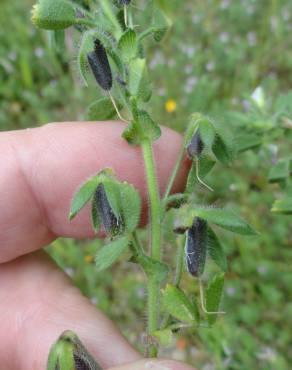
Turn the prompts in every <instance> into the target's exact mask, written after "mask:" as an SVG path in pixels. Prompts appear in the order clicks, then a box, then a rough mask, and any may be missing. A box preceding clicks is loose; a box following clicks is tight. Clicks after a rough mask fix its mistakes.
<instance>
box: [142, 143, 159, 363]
mask: <svg viewBox="0 0 292 370" xmlns="http://www.w3.org/2000/svg"><path fill="white" fill-rule="evenodd" d="M142 150H143V155H144V163H145V170H146V177H147V185H148V192H149V202H150V219H151V239H150V243H151V244H150V251H151V252H150V254H151V257H152V258H153V259H155V260H157V261H160V260H161V202H160V196H159V188H158V182H157V177H156V170H155V164H154V156H153V150H152V145H151V142H150V141H149V140H144V141H143V142H142ZM159 288H160V285H159V283H158V281H157V278H156V276H150V277H149V279H148V334H149V335H151V334H152V333H153V332H155V331H156V330H157V329H158V323H159ZM148 355H149V356H150V357H156V356H157V348H156V347H155V346H154V345H152V346H151V347H150V348H149V353H148Z"/></svg>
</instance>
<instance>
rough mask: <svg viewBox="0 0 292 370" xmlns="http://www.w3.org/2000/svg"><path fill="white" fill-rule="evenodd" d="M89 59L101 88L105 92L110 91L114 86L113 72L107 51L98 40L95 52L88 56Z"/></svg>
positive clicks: (95, 44)
mask: <svg viewBox="0 0 292 370" xmlns="http://www.w3.org/2000/svg"><path fill="white" fill-rule="evenodd" d="M87 59H88V63H89V66H90V68H91V70H92V73H93V74H94V77H95V79H96V81H97V83H98V84H99V86H100V87H101V88H102V89H103V90H106V91H108V90H110V89H111V88H112V86H113V77H112V71H111V67H110V64H109V61H108V57H107V54H106V50H105V48H104V47H103V45H102V44H101V42H100V41H99V40H98V39H96V40H95V41H94V51H92V52H91V53H89V54H88V55H87Z"/></svg>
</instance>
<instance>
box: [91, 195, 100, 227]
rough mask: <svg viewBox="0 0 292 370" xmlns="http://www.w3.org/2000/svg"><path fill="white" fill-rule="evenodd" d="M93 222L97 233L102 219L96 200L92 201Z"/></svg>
mask: <svg viewBox="0 0 292 370" xmlns="http://www.w3.org/2000/svg"><path fill="white" fill-rule="evenodd" d="M91 224H92V228H93V230H94V231H95V232H96V233H97V232H98V231H99V229H100V227H101V220H100V217H99V213H98V209H97V203H96V202H91Z"/></svg>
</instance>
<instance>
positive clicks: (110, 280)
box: [0, 0, 292, 370]
mask: <svg viewBox="0 0 292 370" xmlns="http://www.w3.org/2000/svg"><path fill="white" fill-rule="evenodd" d="M31 4H32V1H29V0H23V1H19V0H9V1H8V0H2V1H1V4H0V24H1V27H0V130H13V129H21V128H25V127H33V126H39V125H42V124H44V123H47V122H52V121H64V120H66V121H69V120H80V119H83V118H84V117H85V112H86V107H87V106H88V105H89V103H90V102H91V101H92V99H93V98H94V96H95V95H96V88H95V87H94V86H92V87H91V88H89V89H85V88H84V87H82V85H81V83H80V79H79V78H78V75H77V71H76V69H77V68H76V63H75V60H74V58H75V56H76V47H77V40H75V37H74V36H72V34H71V33H70V31H69V32H68V34H67V46H68V48H67V51H63V52H62V53H59V52H56V51H55V49H54V48H52V47H51V46H50V40H49V37H48V34H47V33H44V32H41V31H39V30H35V29H34V28H33V26H32V25H31V23H30V7H31ZM138 11H139V10H137V12H138ZM170 16H171V18H172V20H173V22H174V25H173V28H172V30H171V32H170V33H169V34H168V36H167V38H166V40H164V42H163V43H162V44H161V45H160V44H159V45H153V44H150V45H149V63H150V69H151V76H152V80H153V81H154V94H153V97H152V101H151V106H152V109H153V112H152V113H153V116H154V117H155V118H156V119H157V120H158V121H159V122H163V123H164V124H167V125H168V126H170V127H172V128H174V129H176V130H178V131H183V129H184V128H185V126H186V123H187V117H188V115H189V114H190V113H192V112H194V111H202V112H204V113H207V114H209V115H210V116H212V117H214V119H215V120H218V121H219V122H221V123H223V124H224V125H225V127H230V130H231V131H233V132H234V133H235V136H236V133H237V129H238V124H239V122H240V128H241V129H242V125H244V124H245V122H248V124H250V127H251V128H256V129H257V130H261V129H263V130H265V127H269V125H274V126H273V127H274V128H275V130H274V131H273V134H272V136H271V135H270V136H269V134H267V135H265V138H266V139H265V141H264V143H263V145H262V146H261V147H260V148H258V149H256V150H253V151H251V150H248V151H246V152H244V153H242V154H240V155H239V156H237V157H236V159H235V162H234V164H233V165H232V166H231V167H230V168H224V167H223V166H218V169H216V171H214V172H213V173H212V174H211V175H210V176H209V177H208V182H209V183H210V184H212V187H214V188H215V189H216V191H215V194H211V195H206V193H205V192H204V191H201V190H200V191H199V192H198V197H200V198H201V199H203V200H204V201H205V202H208V203H216V204H217V205H231V206H232V207H234V208H236V209H238V211H239V212H240V213H241V214H242V215H244V216H245V217H246V218H247V219H248V220H249V221H250V223H251V224H252V225H253V226H254V227H255V228H256V229H257V230H258V231H259V232H260V236H259V237H257V238H243V237H235V236H233V235H232V234H227V233H224V235H222V240H223V242H224V248H225V251H226V252H227V254H228V260H229V272H228V273H227V282H226V285H225V297H224V309H225V310H226V311H227V315H225V316H224V317H223V318H220V319H219V320H218V322H217V323H216V325H215V326H214V327H213V328H212V329H206V328H199V329H198V331H197V332H196V333H193V334H192V335H191V334H189V333H181V334H180V336H178V337H177V340H176V341H175V343H173V345H172V346H170V347H169V348H167V349H166V350H164V352H163V355H165V356H170V357H173V358H176V359H180V360H185V361H188V362H189V363H191V364H192V365H194V366H196V367H197V368H198V369H204V370H211V369H228V370H236V369H241V370H246V369H263V370H268V369H277V370H284V369H289V368H291V367H290V366H291V365H290V366H289V363H291V361H292V347H291V341H292V334H291V333H292V325H291V317H292V301H291V298H292V269H291V262H292V250H291V245H292V222H291V216H277V215H274V214H271V212H270V208H271V206H272V203H273V201H274V199H275V198H277V196H279V194H281V192H282V189H281V186H279V185H278V184H270V183H269V182H268V180H267V177H268V172H269V169H270V168H271V166H272V165H273V163H275V161H277V159H278V158H281V157H285V156H288V155H289V154H290V155H291V149H292V135H291V131H292V130H291V127H290V129H289V122H290V125H291V119H292V93H291V92H290V94H289V89H291V88H292V37H291V35H292V3H291V0H232V1H231V0H220V1H219V0H218V1H216V0H187V1H178V0H173V1H171V12H170ZM259 86H261V87H262V88H263V91H264V93H265V97H266V106H265V112H264V113H262V114H256V115H255V114H253V112H252V109H251V107H250V104H251V102H250V97H251V94H252V93H253V91H254V90H255V89H256V88H257V87H259ZM283 107H284V108H283ZM280 108H281V109H282V108H283V109H284V110H285V120H286V121H285V122H286V126H287V127H286V129H284V130H282V129H281V130H280V125H281V122H283V121H280V120H278V118H277V117H278V113H279V110H280ZM235 112H236V113H235ZM287 122H288V123H287ZM277 125H279V130H278V127H277ZM144 233H145V232H144ZM168 239H169V238H168V230H167V227H166V229H165V240H166V243H167V245H166V248H167V250H169V252H170V253H168V254H169V255H170V256H172V255H173V253H171V246H170V245H169V241H170V240H168ZM99 244H100V242H99V241H94V242H83V243H80V242H79V243H77V242H76V241H74V240H69V239H67V240H63V239H60V240H58V241H56V242H55V243H54V244H53V246H52V247H50V253H51V254H52V255H53V256H54V258H55V259H56V260H57V261H58V263H59V264H60V265H61V266H62V267H63V268H64V269H65V271H66V272H67V274H69V275H70V276H72V279H73V280H74V282H75V284H76V285H77V286H78V287H80V289H81V290H82V292H83V293H84V294H86V295H87V296H88V297H90V299H91V300H92V302H93V303H94V304H96V305H97V307H99V308H101V309H102V310H104V311H105V312H106V313H107V314H109V315H110V317H111V318H112V319H113V320H114V321H115V322H116V323H117V324H118V325H119V326H120V328H121V330H122V331H123V333H124V334H125V335H126V336H127V337H128V338H129V340H130V341H132V342H133V343H137V342H139V343H141V347H142V340H141V333H142V331H143V327H144V324H145V320H144V318H145V312H144V309H145V304H144V298H145V281H144V276H143V274H142V273H141V272H140V270H139V269H138V268H137V267H136V266H133V265H132V264H130V263H129V262H127V261H126V260H124V261H121V262H120V263H118V264H116V265H115V266H114V268H112V269H111V270H110V271H107V272H103V273H101V274H98V273H96V271H95V268H94V262H93V256H94V253H95V251H96V248H97V247H98V246H99ZM184 284H185V285H187V286H188V289H189V290H192V289H194V288H193V286H192V285H193V284H194V283H193V281H192V280H191V279H189V278H188V277H187V276H186V277H185V278H184ZM289 319H290V320H289Z"/></svg>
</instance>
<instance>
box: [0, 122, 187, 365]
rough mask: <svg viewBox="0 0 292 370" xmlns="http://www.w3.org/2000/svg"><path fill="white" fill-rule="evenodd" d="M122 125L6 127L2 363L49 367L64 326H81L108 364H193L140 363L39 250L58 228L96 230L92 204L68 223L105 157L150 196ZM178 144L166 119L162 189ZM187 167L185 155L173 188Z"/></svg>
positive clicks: (159, 154)
mask: <svg viewBox="0 0 292 370" xmlns="http://www.w3.org/2000/svg"><path fill="white" fill-rule="evenodd" d="M122 130H123V126H122V125H121V124H120V123H117V122H107V123H98V124H93V123H63V124H50V125H46V126H43V127H41V128H37V129H30V130H24V131H16V132H4V133H1V134H0V153H1V159H2V160H1V168H0V204H1V212H0V264H1V265H0V302H1V304H0V322H1V325H0V343H1V346H0V369H1V370H2V369H3V370H4V369H5V370H32V369H33V370H41V369H45V368H46V360H47V356H48V353H49V349H50V346H51V345H52V343H53V342H55V340H56V339H57V338H58V337H59V335H60V334H61V332H63V331H64V330H67V329H70V330H73V331H74V332H76V333H77V335H78V336H79V338H80V339H81V340H82V342H83V343H84V345H85V346H86V347H87V348H88V350H89V352H91V353H92V355H93V356H94V357H95V358H96V359H97V361H98V362H99V363H100V365H101V366H102V367H103V368H110V367H114V366H121V367H117V368H116V370H118V369H120V370H137V369H152V370H155V369H161V370H163V369H176V370H188V369H190V368H189V367H188V366H187V365H183V364H180V363H176V362H173V361H166V360H164V361H154V360H148V361H147V360H142V361H140V362H137V363H136V362H135V361H139V360H141V355H140V354H139V353H137V352H136V351H135V350H134V349H133V348H132V347H131V346H130V345H129V344H128V343H127V341H126V340H125V339H124V338H123V337H122V336H121V334H120V333H119V332H118V330H117V329H116V328H115V327H114V325H113V324H112V323H111V322H110V320H109V319H107V318H106V317H105V316H104V315H103V314H102V313H101V312H99V311H97V310H96V308H95V307H94V306H93V305H91V303H90V301H89V300H88V299H86V298H85V297H83V296H82V295H81V293H80V292H79V290H78V289H76V288H75V287H73V286H72V284H71V282H70V280H69V278H68V277H67V276H66V275H65V274H64V273H63V272H62V271H61V270H59V269H58V268H57V266H56V265H55V264H54V263H53V262H52V261H51V260H50V258H49V257H48V256H47V255H46V254H45V253H44V252H41V251H38V250H39V249H41V248H42V247H44V246H46V245H48V244H49V243H51V242H52V241H53V240H54V239H55V238H57V237H59V236H65V237H74V238H85V237H93V236H94V235H93V232H92V230H91V227H90V223H89V222H88V215H87V214H86V212H83V213H82V214H80V216H78V217H77V218H76V220H74V221H73V222H72V223H69V222H68V219H67V215H68V210H69V206H70V201H71V197H72V194H73V193H74V192H75V190H76V188H77V187H78V186H79V185H80V183H82V182H84V180H85V179H86V178H88V177H89V176H91V175H93V174H95V173H97V172H98V171H99V170H101V169H102V168H104V167H112V168H114V169H115V172H116V174H117V177H118V178H119V179H120V180H127V181H128V182H130V183H132V184H134V185H135V186H136V187H137V188H138V189H139V190H140V192H141V195H142V197H143V199H144V200H145V198H146V187H145V185H144V168H143V164H142V163H143V161H142V156H141V153H140V150H139V149H138V148H132V147H129V146H128V144H127V143H126V142H124V141H123V140H122V139H121V132H122ZM180 145H181V138H180V136H179V135H178V134H176V133H174V132H172V131H171V130H169V129H164V130H163V135H162V137H161V138H160V139H159V140H158V141H157V142H156V143H155V144H154V151H155V156H156V158H157V159H158V161H157V163H158V168H157V172H158V174H159V179H160V186H161V190H163V189H164V188H165V186H166V182H167V180H168V178H169V176H170V173H171V169H172V168H173V166H174V163H175V161H176V158H177V154H178V152H179V150H180ZM186 173H187V164H186V163H184V164H183V166H182V170H181V173H180V174H179V176H178V179H179V180H178V181H177V183H176V184H175V188H176V189H179V188H180V187H181V186H182V184H183V182H184V178H185V176H186ZM146 204H147V202H146V201H145V202H144V215H145V212H146ZM144 220H145V217H144ZM126 363H131V364H129V365H125V366H123V364H126ZM155 366H156V367H155Z"/></svg>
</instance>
